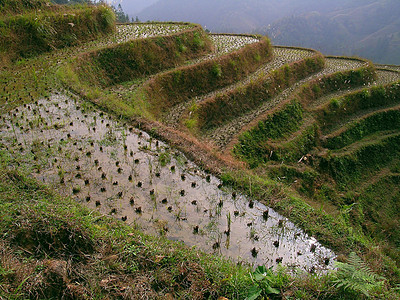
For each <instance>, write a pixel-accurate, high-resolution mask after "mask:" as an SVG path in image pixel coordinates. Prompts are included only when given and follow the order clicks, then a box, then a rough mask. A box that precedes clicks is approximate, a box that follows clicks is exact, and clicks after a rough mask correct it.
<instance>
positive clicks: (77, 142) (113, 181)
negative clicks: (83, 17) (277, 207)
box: [0, 94, 335, 272]
mask: <svg viewBox="0 0 400 300" xmlns="http://www.w3.org/2000/svg"><path fill="white" fill-rule="evenodd" d="M0 130H1V132H0V150H1V151H5V152H6V153H7V155H8V156H9V163H10V165H13V166H15V167H16V168H24V169H27V170H28V171H30V172H31V173H32V174H33V176H35V177H36V178H37V179H38V180H40V181H42V182H44V183H45V184H47V185H49V186H51V187H53V188H55V189H56V190H57V191H58V192H59V193H61V194H62V195H65V196H70V197H72V198H75V199H76V200H77V201H79V202H81V203H82V204H84V205H86V206H88V207H90V208H92V209H95V210H97V211H99V212H100V213H102V214H107V215H113V216H115V217H116V218H119V219H121V220H122V221H125V222H126V223H128V224H131V225H133V226H138V227H140V228H141V229H142V230H143V231H144V232H146V233H149V234H153V235H163V236H166V237H167V238H168V239H171V240H175V241H182V242H184V243H185V244H186V245H188V246H197V247H198V248H200V249H202V250H204V251H206V252H209V253H219V254H222V255H224V256H227V257H230V258H232V259H234V260H236V261H244V262H249V263H251V264H254V265H265V266H267V267H270V266H276V265H277V264H278V263H282V264H283V265H285V266H289V267H299V268H302V269H305V270H307V271H310V272H313V271H319V270H324V269H328V268H332V265H333V260H334V258H335V253H333V252H332V251H331V250H329V249H327V248H325V247H323V246H321V245H320V244H319V243H318V242H317V241H316V240H315V239H314V238H312V237H309V236H308V235H307V234H305V233H304V232H303V231H302V230H300V229H299V228H297V227H296V226H294V224H293V223H291V222H290V221H288V220H287V219H286V218H285V217H283V216H281V215H279V214H278V213H276V212H275V211H273V210H272V209H270V208H268V207H266V206H264V205H263V204H261V203H259V202H257V201H253V200H251V199H249V198H247V197H245V196H243V195H241V194H238V193H235V192H234V191H232V190H230V189H229V188H227V187H224V186H222V184H221V182H220V180H219V179H218V178H216V177H214V176H212V175H210V174H207V173H206V172H204V171H202V170H201V169H200V168H198V167H197V166H196V165H195V164H194V163H192V162H190V161H188V160H187V159H186V158H185V156H184V155H183V154H182V153H179V152H178V151H176V150H174V149H171V148H170V147H168V145H166V144H165V143H163V142H161V141H158V140H155V139H152V138H151V137H150V136H149V135H148V134H147V133H145V132H142V131H139V130H137V129H135V128H130V127H127V125H126V124H123V123H121V122H119V121H118V120H115V119H113V118H112V117H111V116H109V115H107V114H106V113H103V112H101V111H99V110H98V109H96V108H94V107H93V106H92V105H90V104H88V103H86V102H81V101H78V100H74V99H72V98H70V97H68V96H66V95H63V94H53V95H51V96H50V97H48V98H46V99H40V100H39V101H38V102H36V103H33V104H30V105H25V106H21V107H19V108H16V109H14V110H13V111H11V112H9V113H8V114H7V115H3V116H1V120H0Z"/></svg>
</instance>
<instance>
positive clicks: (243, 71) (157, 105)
mask: <svg viewBox="0 0 400 300" xmlns="http://www.w3.org/2000/svg"><path fill="white" fill-rule="evenodd" d="M271 58H272V47H271V43H270V41H269V39H268V38H266V37H262V38H261V39H260V41H259V42H258V43H253V44H250V45H246V46H244V47H243V48H241V49H239V50H236V51H234V52H231V53H229V54H226V55H223V56H221V57H218V58H215V59H210V60H206V61H203V62H200V63H198V64H194V65H190V66H185V67H181V68H177V69H175V70H171V71H169V72H167V73H163V74H158V75H157V76H155V77H154V78H152V79H151V80H150V81H148V82H146V83H145V85H144V86H143V90H144V93H145V95H146V98H147V99H148V101H149V102H150V103H151V106H152V111H153V113H154V114H155V115H158V116H161V115H162V114H163V113H165V112H166V111H167V110H168V108H170V107H171V106H173V105H176V104H179V103H182V102H185V101H188V100H189V99H192V98H194V97H196V96H200V95H204V94H207V93H209V92H211V91H214V90H216V89H218V88H222V87H225V86H228V85H230V84H233V83H234V82H236V81H238V80H241V79H243V78H245V77H246V76H247V75H248V74H250V73H252V72H254V71H255V70H256V69H257V68H258V67H259V66H261V65H262V64H264V63H265V62H267V61H269V60H270V59H271Z"/></svg>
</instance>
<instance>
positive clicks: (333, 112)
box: [317, 82, 400, 128]
mask: <svg viewBox="0 0 400 300" xmlns="http://www.w3.org/2000/svg"><path fill="white" fill-rule="evenodd" d="M399 99H400V83H399V82H396V83H391V84H388V85H385V86H377V87H372V88H370V89H364V90H362V91H358V92H353V93H350V94H347V95H345V96H343V97H341V98H339V99H336V100H334V101H333V102H331V103H329V104H328V105H327V106H325V107H324V108H323V109H322V110H320V111H319V112H318V115H317V119H318V121H319V123H320V124H321V126H322V125H323V127H326V128H329V126H332V125H334V124H336V123H337V122H338V121H341V120H343V119H344V118H345V117H349V116H351V115H353V114H355V113H358V112H360V111H362V110H367V109H371V108H380V107H385V106H388V105H393V104H396V103H399Z"/></svg>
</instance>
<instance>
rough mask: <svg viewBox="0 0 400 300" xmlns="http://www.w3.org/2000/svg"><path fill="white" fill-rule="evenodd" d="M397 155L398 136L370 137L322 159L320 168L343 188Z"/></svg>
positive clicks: (399, 140) (399, 144)
mask: <svg viewBox="0 0 400 300" xmlns="http://www.w3.org/2000/svg"><path fill="white" fill-rule="evenodd" d="M399 153H400V134H398V133H397V134H396V133H395V134H389V135H383V136H370V137H369V138H368V139H367V140H365V141H364V140H362V141H360V142H359V143H358V144H355V145H353V146H352V148H350V149H348V150H343V151H338V152H337V153H333V154H332V155H330V156H327V157H324V158H322V159H321V162H320V168H321V170H323V171H324V172H327V173H328V174H330V175H331V176H332V177H333V178H334V179H335V180H336V181H337V182H338V183H339V184H341V185H344V186H345V185H348V184H351V183H356V182H359V181H360V180H361V179H362V177H363V176H367V175H371V173H374V172H376V171H377V170H379V169H381V168H382V167H384V166H385V165H387V164H388V163H390V162H391V161H392V160H393V159H394V158H396V157H397V156H398V155H399Z"/></svg>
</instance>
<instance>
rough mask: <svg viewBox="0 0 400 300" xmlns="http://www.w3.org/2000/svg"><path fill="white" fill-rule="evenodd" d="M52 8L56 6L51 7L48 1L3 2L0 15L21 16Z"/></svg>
mask: <svg viewBox="0 0 400 300" xmlns="http://www.w3.org/2000/svg"><path fill="white" fill-rule="evenodd" d="M50 7H51V8H53V7H54V5H50V3H49V2H48V1H46V0H29V1H21V0H7V1H5V0H2V1H1V2H0V14H2V15H6V14H21V13H24V12H28V11H31V10H39V9H40V10H42V9H49V8H50Z"/></svg>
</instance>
